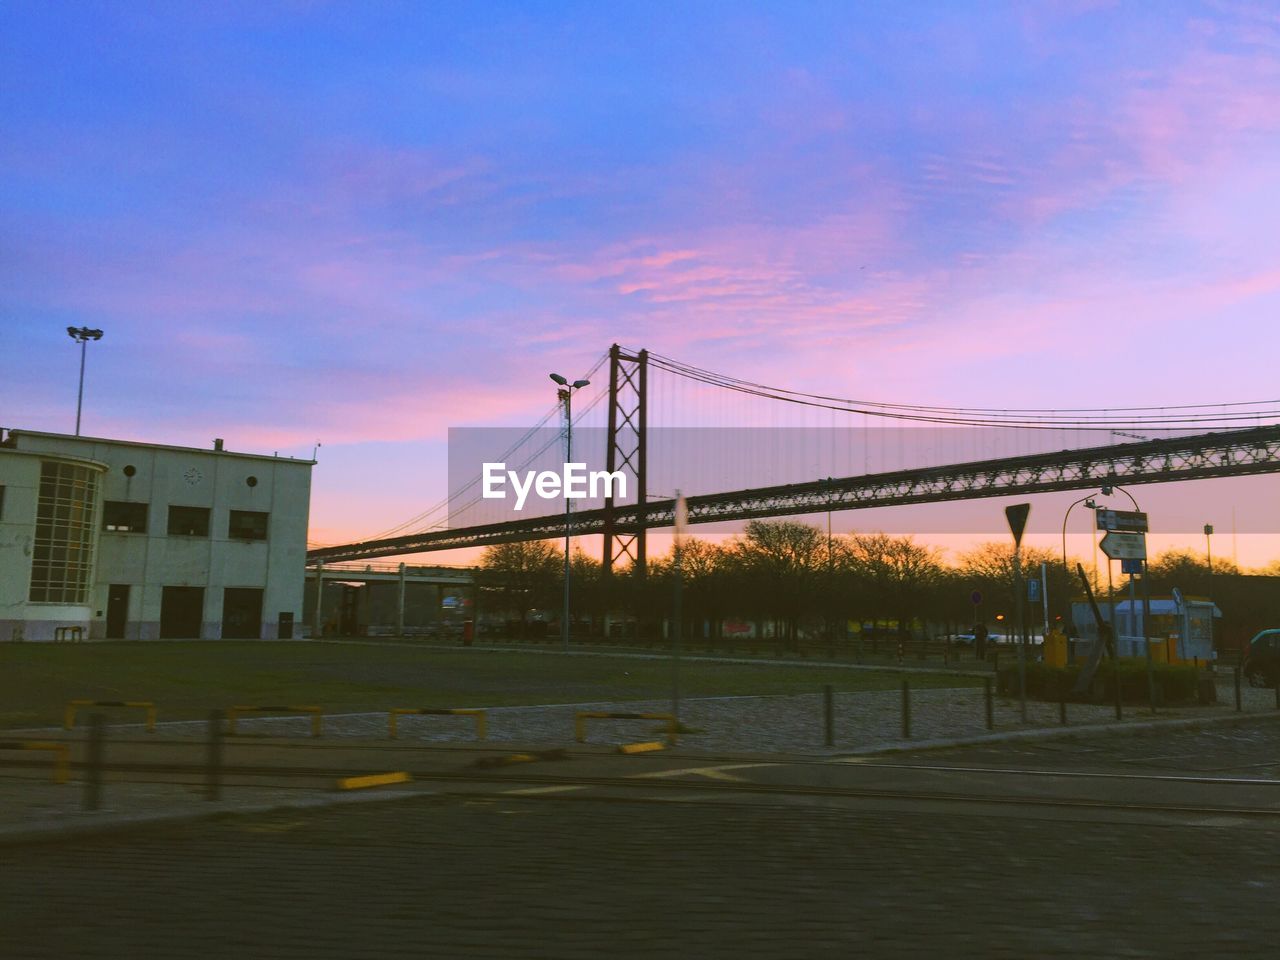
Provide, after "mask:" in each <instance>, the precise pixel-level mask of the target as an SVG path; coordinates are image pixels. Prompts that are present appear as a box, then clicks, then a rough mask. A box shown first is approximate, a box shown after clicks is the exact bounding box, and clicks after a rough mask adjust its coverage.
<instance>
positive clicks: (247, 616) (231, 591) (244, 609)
mask: <svg viewBox="0 0 1280 960" xmlns="http://www.w3.org/2000/svg"><path fill="white" fill-rule="evenodd" d="M261 638H262V591H261V590H259V589H253V588H249V587H227V588H226V589H225V590H223V591H222V639H223V640H260V639H261Z"/></svg>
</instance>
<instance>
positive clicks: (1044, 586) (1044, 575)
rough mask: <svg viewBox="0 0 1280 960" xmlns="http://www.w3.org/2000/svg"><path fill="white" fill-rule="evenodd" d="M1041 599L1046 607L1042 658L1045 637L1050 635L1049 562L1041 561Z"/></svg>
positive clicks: (1041, 640) (1041, 641) (1041, 647)
mask: <svg viewBox="0 0 1280 960" xmlns="http://www.w3.org/2000/svg"><path fill="white" fill-rule="evenodd" d="M1040 600H1041V602H1042V605H1043V607H1044V630H1043V631H1042V633H1043V636H1042V637H1041V638H1040V643H1041V646H1040V653H1041V659H1043V657H1044V638H1045V637H1047V636H1049V564H1047V563H1045V561H1043V560H1041V561H1040Z"/></svg>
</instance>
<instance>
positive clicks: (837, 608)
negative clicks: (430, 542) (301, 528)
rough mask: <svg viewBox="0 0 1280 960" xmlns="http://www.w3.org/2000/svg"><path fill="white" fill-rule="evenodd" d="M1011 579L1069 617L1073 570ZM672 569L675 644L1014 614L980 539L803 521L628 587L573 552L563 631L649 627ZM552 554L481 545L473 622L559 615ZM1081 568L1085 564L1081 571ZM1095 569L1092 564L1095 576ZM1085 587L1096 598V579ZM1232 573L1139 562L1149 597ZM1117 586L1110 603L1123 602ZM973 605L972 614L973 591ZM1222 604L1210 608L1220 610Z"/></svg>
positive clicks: (655, 570) (540, 546)
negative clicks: (569, 626) (919, 536)
mask: <svg viewBox="0 0 1280 960" xmlns="http://www.w3.org/2000/svg"><path fill="white" fill-rule="evenodd" d="M1021 561H1022V576H1023V580H1024V582H1025V581H1026V580H1031V579H1041V570H1042V568H1041V565H1042V564H1044V572H1045V574H1046V576H1045V577H1044V581H1045V582H1044V583H1042V584H1041V587H1042V589H1043V588H1045V587H1047V590H1048V596H1049V616H1050V620H1051V621H1054V620H1058V619H1059V618H1061V619H1062V622H1064V623H1066V622H1068V621H1069V609H1068V604H1069V603H1070V602H1071V601H1072V600H1073V599H1079V598H1080V597H1081V594H1082V590H1081V586H1080V581H1079V579H1078V577H1077V575H1076V573H1075V568H1076V561H1075V560H1074V559H1069V564H1070V568H1071V572H1068V570H1067V569H1066V568H1064V566H1063V561H1062V555H1061V554H1060V553H1056V552H1054V551H1052V550H1046V549H1043V548H1039V547H1024V549H1023V550H1022V551H1021ZM677 563H678V564H679V575H680V581H681V598H682V602H681V607H682V610H681V613H682V616H681V619H682V621H683V622H684V631H685V635H686V636H704V635H706V634H707V633H709V634H710V635H711V636H712V637H716V636H718V635H719V632H720V631H721V630H722V629H723V624H724V623H725V622H726V621H746V622H748V623H751V624H754V625H756V626H757V628H758V629H759V628H763V627H764V625H766V624H768V625H769V630H770V632H771V633H773V635H774V636H777V637H781V638H783V639H784V640H785V641H786V642H788V643H795V642H797V641H798V639H799V638H800V637H801V636H806V637H832V636H834V637H844V636H845V635H846V632H847V624H849V623H851V622H852V623H854V624H858V625H859V627H861V626H862V625H869V626H870V629H872V630H874V631H876V632H878V633H880V634H882V635H883V634H889V635H893V634H898V635H903V636H919V635H921V634H922V633H924V632H926V631H927V632H930V633H936V632H938V631H940V630H946V631H956V632H967V631H968V630H970V629H971V628H972V627H973V625H974V624H975V622H983V623H985V624H987V625H988V626H989V627H991V628H992V629H993V630H994V631H995V632H1005V630H1006V629H1007V628H1005V627H1004V626H1003V625H1004V624H1011V623H1012V620H1013V615H1014V611H1015V603H1016V598H1015V596H1014V576H1013V574H1014V570H1013V549H1012V545H1011V544H1009V543H1007V542H1006V543H1001V542H987V543H981V544H978V545H976V546H975V547H974V548H973V549H971V550H968V551H965V552H962V553H960V554H959V556H958V557H957V560H956V562H955V563H954V564H951V563H947V562H946V560H945V559H944V555H943V553H942V551H941V550H939V549H937V548H935V547H932V546H928V545H925V544H921V543H918V542H916V541H915V540H914V539H913V538H912V537H910V536H891V535H888V534H884V533H850V534H838V535H835V536H831V537H828V535H827V533H826V532H825V531H823V530H820V529H818V528H817V527H814V526H810V525H809V524H805V523H801V522H797V521H791V520H776V521H772V520H753V521H751V522H750V523H748V524H747V525H746V528H745V529H744V531H743V533H742V534H740V535H738V536H735V537H733V538H731V539H729V540H727V541H725V542H722V543H715V542H711V541H707V540H700V539H697V538H686V539H684V541H683V543H682V545H681V548H680V550H679V553H678V556H677V554H676V553H675V552H674V551H673V552H672V553H670V554H668V555H666V556H663V557H659V558H657V559H655V560H653V561H651V562H650V564H649V568H648V575H647V576H646V577H645V578H644V579H643V581H641V580H640V579H639V578H637V577H634V576H632V575H631V573H630V571H628V570H623V571H615V574H614V576H612V577H610V578H606V577H604V576H603V571H602V566H601V564H600V562H599V561H598V560H596V559H594V558H592V557H589V556H588V555H586V554H585V553H583V552H581V551H577V552H575V553H574V555H573V559H572V564H571V577H572V582H571V590H570V608H571V612H572V620H573V621H575V622H576V623H577V626H576V628H575V629H577V630H579V631H585V630H587V629H592V630H598V629H600V624H602V623H603V621H604V619H605V618H606V616H609V617H612V618H613V619H614V620H615V622H616V621H618V620H627V619H629V618H630V619H635V620H639V621H641V622H642V624H643V622H644V621H646V620H647V621H648V622H649V623H650V624H655V623H660V622H661V621H664V620H668V619H670V618H671V616H672V613H673V607H674V598H675V580H676V574H677ZM563 566H564V554H563V552H562V551H561V550H560V548H559V547H558V546H557V545H556V544H554V543H552V542H546V541H534V542H527V543H510V544H501V545H498V546H493V547H489V548H487V549H486V551H485V553H484V556H483V559H482V561H481V564H480V568H479V570H478V571H477V580H476V582H477V587H478V590H477V605H478V610H479V615H480V616H482V617H484V616H490V617H505V618H506V619H508V620H510V621H511V622H512V623H513V624H514V625H515V627H516V629H517V630H518V631H519V632H520V633H522V634H523V633H527V632H528V631H529V630H530V627H531V623H534V622H538V621H542V622H544V623H545V621H546V620H555V621H558V620H559V611H560V609H561V602H562V593H561V591H562V589H563ZM1085 566H1088V565H1087V564H1086V565H1085ZM1104 569H1105V568H1104ZM1086 576H1088V577H1089V578H1090V585H1091V588H1092V589H1093V590H1094V592H1095V595H1096V596H1098V597H1099V598H1100V599H1101V598H1105V597H1106V595H1107V594H1106V590H1107V587H1106V583H1105V582H1102V583H1098V582H1094V581H1093V579H1092V575H1091V574H1090V573H1088V572H1086ZM1239 578H1240V571H1239V569H1238V568H1236V567H1235V565H1234V564H1231V563H1230V562H1228V561H1222V560H1218V561H1215V563H1214V569H1213V571H1212V573H1210V572H1209V571H1208V569H1207V567H1206V565H1205V564H1204V563H1203V562H1202V561H1201V560H1199V559H1198V558H1197V557H1195V556H1193V555H1192V554H1190V553H1188V552H1186V551H1173V552H1170V553H1166V554H1164V555H1162V556H1161V557H1159V558H1158V559H1156V560H1154V561H1153V562H1152V564H1151V580H1152V585H1151V587H1152V591H1153V593H1156V594H1161V593H1164V594H1167V593H1168V591H1169V589H1170V588H1171V587H1173V586H1178V587H1180V589H1181V590H1182V591H1183V592H1184V593H1186V594H1188V595H1193V594H1196V595H1215V596H1216V597H1217V598H1223V596H1224V591H1226V593H1228V594H1229V593H1230V592H1231V591H1230V590H1229V589H1228V583H1229V581H1231V580H1233V579H1239ZM1123 579H1124V578H1120V577H1117V581H1118V582H1117V583H1116V584H1115V587H1116V596H1117V597H1118V598H1119V597H1123V595H1124V594H1123V590H1124V587H1123V584H1122V582H1119V581H1123ZM975 595H977V596H979V597H980V603H979V604H977V605H975V604H974V602H973V599H974V596H975ZM1222 602H1224V601H1223V600H1221V599H1220V604H1219V605H1220V606H1221V605H1222ZM1027 620H1028V623H1032V624H1041V623H1042V621H1043V614H1042V612H1041V605H1040V604H1039V603H1038V602H1037V603H1028V604H1027Z"/></svg>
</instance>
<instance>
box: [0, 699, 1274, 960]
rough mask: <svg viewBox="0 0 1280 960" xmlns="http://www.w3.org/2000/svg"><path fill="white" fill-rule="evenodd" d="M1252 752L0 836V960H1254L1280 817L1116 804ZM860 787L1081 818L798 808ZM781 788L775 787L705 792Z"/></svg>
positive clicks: (548, 794)
mask: <svg viewBox="0 0 1280 960" xmlns="http://www.w3.org/2000/svg"><path fill="white" fill-rule="evenodd" d="M1278 756H1280V725H1276V724H1273V723H1264V724H1259V725H1258V726H1257V727H1255V728H1245V729H1242V730H1238V729H1232V730H1206V731H1201V732H1198V733H1197V732H1180V733H1170V732H1165V733H1162V734H1161V735H1159V736H1140V737H1109V738H1097V739H1090V740H1086V741H1079V742H1073V743H1070V744H1067V743H1055V744H1052V745H1050V744H1040V745H1038V746H1029V745H1026V744H1000V745H988V746H983V747H980V748H979V747H971V748H966V749H962V750H953V751H945V752H938V753H929V754H921V755H891V756H888V757H884V758H881V759H880V760H879V761H878V763H867V762H859V763H843V764H841V763H839V762H834V763H830V762H822V763H815V762H809V763H804V764H796V765H795V766H794V767H790V766H788V765H787V764H773V763H770V764H768V765H762V766H754V765H753V766H745V765H733V764H730V763H728V762H723V763H715V764H710V765H708V764H705V763H704V762H703V761H696V762H695V761H692V760H688V759H684V760H682V759H680V758H677V757H669V758H667V759H666V760H664V761H662V762H661V763H656V764H654V765H652V766H648V767H644V768H631V769H634V770H641V771H643V772H648V773H657V774H659V776H656V777H653V776H651V777H644V778H640V779H642V780H646V781H647V780H654V781H666V782H674V784H675V789H654V788H652V787H651V786H650V785H648V784H640V785H637V786H636V787H635V788H634V789H629V788H625V787H620V786H618V785H617V784H616V783H614V782H610V783H608V784H605V785H588V786H586V787H575V786H574V784H573V783H572V781H571V780H570V779H561V781H560V782H559V783H555V782H547V781H541V780H537V781H535V780H531V781H530V782H529V783H528V784H525V785H521V784H519V783H515V782H513V781H511V780H509V779H502V778H498V777H497V776H496V775H495V779H493V780H492V781H490V782H480V781H477V782H476V783H474V784H471V785H467V786H463V785H461V784H454V785H452V786H449V787H448V789H450V790H452V791H456V792H454V793H442V794H435V795H418V796H413V795H407V796H405V797H403V798H400V799H395V800H390V801H386V802H378V803H362V804H358V805H353V806H345V807H341V808H329V809H322V810H314V811H292V812H288V813H278V814H270V815H257V816H243V817H228V818H224V819H218V820H205V821H200V822H197V823H192V824H188V825H184V826H168V827H156V828H150V829H145V830H138V831H134V832H130V833H122V834H118V835H108V836H99V837H96V838H84V839H79V840H74V841H70V840H69V841H63V842H55V843H40V844H31V845H22V846H8V847H3V848H0V929H3V931H4V935H3V938H0V956H5V957H22V958H28V957H29V958H45V957H50V958H52V957H72V956H74V957H84V958H89V957H139V956H155V957H172V956H196V955H198V956H203V957H236V958H247V957H303V956H305V957H308V958H330V957H333V958H338V957H342V958H347V957H375V956H383V955H396V956H411V957H412V956H422V957H504V958H505V957H535V956H536V957H564V958H577V957H592V958H598V957H610V958H613V957H651V956H657V955H663V954H671V955H679V956H690V957H692V956H697V957H721V956H723V957H788V958H790V957H826V956H830V957H836V956H840V957H848V956H876V957H880V956H885V957H896V956H902V957H906V956H913V957H918V956H927V955H940V954H946V955H947V956H951V957H1018V958H1024V957H1040V956H1064V957H1067V956H1070V957H1076V956H1081V955H1094V956H1106V957H1113V956H1114V957H1145V956H1150V957H1157V956H1159V957H1184V956H1185V957H1192V956H1195V957H1220V956H1259V957H1262V956H1274V955H1275V953H1276V946H1277V944H1280V916H1278V914H1277V911H1276V909H1275V903H1276V896H1277V887H1278V885H1280V874H1278V873H1277V870H1276V868H1275V850H1276V849H1277V842H1278V841H1280V817H1276V816H1274V815H1239V816H1229V817H1224V816H1193V815H1185V816H1179V817H1177V818H1174V819H1170V818H1169V817H1167V816H1164V815H1158V814H1152V813H1149V812H1146V813H1144V812H1141V811H1139V812H1137V813H1135V812H1134V811H1133V810H1131V809H1129V808H1127V807H1126V806H1125V805H1124V804H1125V803H1127V802H1128V800H1127V799H1126V798H1128V794H1127V793H1126V791H1129V790H1132V789H1156V790H1163V789H1164V786H1165V785H1166V784H1170V785H1171V789H1175V790H1190V789H1195V790H1201V789H1203V790H1205V791H1207V792H1206V793H1205V797H1208V798H1210V799H1214V800H1215V802H1217V803H1220V804H1226V805H1232V804H1236V803H1237V800H1238V798H1239V797H1240V796H1242V794H1241V793H1240V790H1241V789H1244V790H1245V791H1246V794H1245V795H1247V797H1248V798H1249V804H1255V803H1257V802H1258V798H1260V797H1262V798H1265V797H1266V796H1267V794H1268V792H1269V791H1280V785H1276V784H1274V783H1272V782H1271V781H1272V780H1273V778H1274V774H1275V773H1276V771H1277V769H1280V768H1277V766H1276V758H1277V757H1278ZM630 759H638V758H630ZM573 762H574V763H579V764H581V766H580V769H583V770H585V769H586V768H587V766H589V765H587V764H582V761H573ZM611 762H612V761H611ZM746 762H747V761H741V763H744V764H745V763H746ZM571 765H572V763H570V764H566V765H565V766H571ZM1209 765H1216V766H1214V767H1213V769H1206V767H1207V766H1209ZM536 766H537V765H531V771H532V769H533V768H534V767H536ZM554 766H555V765H554V764H552V765H548V766H547V769H548V770H550V769H553V768H554ZM881 767H882V768H883V769H880V768H881ZM611 769H612V768H611ZM708 770H717V771H719V773H720V774H722V775H723V776H717V775H715V773H712V774H711V775H708V773H707V771H708ZM997 770H999V771H1002V772H995V771H997ZM672 771H674V773H673V772H672ZM681 771H701V772H683V773H682V772H681ZM788 771H791V774H790V775H788ZM975 771H977V772H975ZM1010 771H1012V772H1010ZM878 773H879V774H883V777H884V778H885V780H884V782H904V783H912V784H914V785H915V786H916V787H917V788H921V789H923V788H924V787H926V786H927V787H929V788H930V789H934V790H951V791H953V792H963V791H970V792H972V791H971V787H972V786H973V785H974V784H992V783H1005V784H1007V787H1006V788H1005V789H1004V790H1003V794H1004V795H1010V794H1016V793H1017V792H1018V791H1022V790H1027V791H1030V792H1032V793H1046V792H1047V793H1049V794H1051V795H1052V794H1053V791H1054V790H1060V791H1062V796H1064V797H1075V796H1087V795H1094V796H1097V797H1100V798H1102V799H1103V800H1104V801H1107V802H1105V803H1103V804H1102V805H1101V806H1098V807H1096V808H1091V809H1088V810H1081V811H1074V810H1073V809H1071V808H1070V807H1064V808H1059V807H1037V806H1035V805H1020V804H1007V803H974V802H969V803H956V802H924V803H922V802H920V801H918V800H902V801H899V800H895V799H894V798H893V797H881V798H877V799H870V800H869V799H867V798H865V797H860V796H853V795H850V796H839V795H832V794H831V793H823V792H822V791H820V790H819V791H817V792H814V793H809V794H806V793H805V790H804V787H805V786H808V787H819V786H821V785H822V783H823V782H826V783H829V784H834V785H836V786H847V785H848V784H851V783H856V784H862V785H866V784H867V783H872V782H875V780H874V777H875V775H876V774H878ZM1064 774H1093V775H1097V774H1111V775H1112V776H1102V777H1098V776H1087V777H1070V776H1062V775H1064ZM1122 774H1123V775H1125V776H1123V777H1121V776H1119V775H1122ZM1128 774H1136V775H1137V778H1136V779H1135V778H1132V777H1129V776H1128ZM507 776H510V771H506V772H505V773H503V774H502V777H507ZM528 776H530V777H534V776H535V774H534V773H533V772H530V773H529V774H528ZM539 776H540V775H539ZM847 776H848V777H854V778H859V779H856V780H848V779H845V778H846V777H847ZM1165 776H1171V777H1173V778H1174V779H1173V780H1169V781H1166V780H1162V779H1153V778H1159V777H1165ZM866 778H872V779H871V780H867V779H866ZM894 778H915V779H907V780H903V781H898V780H895V779H894ZM587 779H589V778H587ZM613 779H616V778H613ZM1184 779H1188V782H1185V783H1184ZM787 780H791V781H794V783H795V784H796V785H797V786H798V787H799V789H797V790H796V791H794V792H792V793H789V794H786V793H779V794H771V793H761V792H756V791H753V790H747V789H744V790H735V789H733V788H734V787H735V785H738V786H742V785H747V786H750V785H753V784H762V783H770V782H785V781H787ZM1232 780H1249V781H1251V783H1250V784H1246V785H1240V784H1232V783H1230V782H1229V781H1232ZM1194 781H1201V782H1199V783H1198V785H1193V782H1194ZM1224 781H1228V782H1224ZM1064 784H1065V785H1068V786H1063V785H1064ZM1152 785H1154V787H1152ZM436 786H437V787H438V786H439V785H436ZM561 788H563V789H561ZM988 789H989V790H992V791H994V789H995V788H994V787H988ZM513 791H521V792H513ZM534 791H537V792H534ZM992 795H993V796H994V795H995V793H993V794H992Z"/></svg>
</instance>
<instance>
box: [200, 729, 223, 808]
mask: <svg viewBox="0 0 1280 960" xmlns="http://www.w3.org/2000/svg"><path fill="white" fill-rule="evenodd" d="M204 798H205V799H206V800H221V799H222V711H221V710H210V711H209V745H208V751H207V753H206V755H205V787H204Z"/></svg>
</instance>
